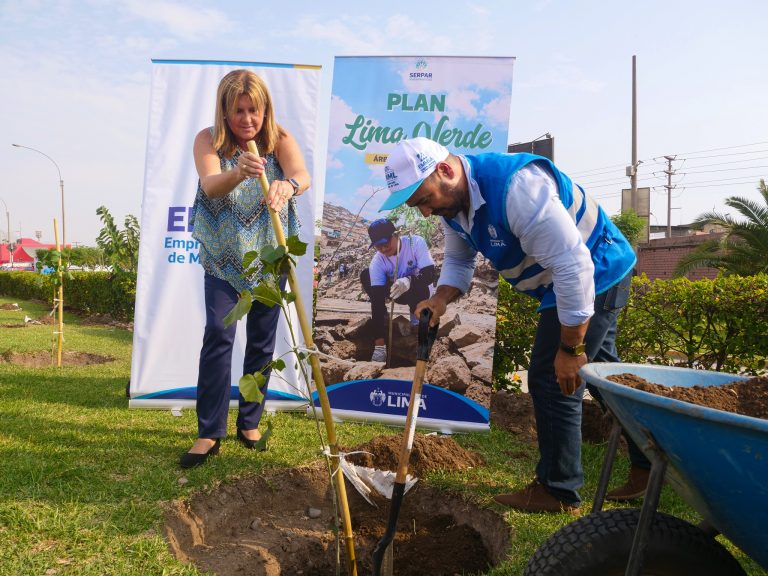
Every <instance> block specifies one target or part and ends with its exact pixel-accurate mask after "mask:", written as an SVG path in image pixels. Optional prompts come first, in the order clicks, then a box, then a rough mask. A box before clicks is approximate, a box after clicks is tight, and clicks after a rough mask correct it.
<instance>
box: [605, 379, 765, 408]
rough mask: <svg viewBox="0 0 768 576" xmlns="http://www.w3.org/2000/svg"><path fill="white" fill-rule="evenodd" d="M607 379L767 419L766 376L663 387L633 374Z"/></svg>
mask: <svg viewBox="0 0 768 576" xmlns="http://www.w3.org/2000/svg"><path fill="white" fill-rule="evenodd" d="M608 380H611V381H612V382H617V383H619V384H624V385H625V386H630V387H632V388H636V389H638V390H643V391H644V392H650V393H651V394H657V395H658V396H665V397H667V398H674V399H675V400H682V401H684V402H690V403H692V404H698V405H700V406H707V407H709V408H716V409H718V410H725V411H726V412H733V413H735V414H742V415H744V416H753V417H755V418H764V419H768V376H759V377H757V378H751V379H749V380H737V381H734V382H732V383H730V384H723V385H721V386H691V387H687V386H664V385H662V384H654V383H652V382H648V381H647V380H644V379H643V378H640V377H639V376H636V375H634V374H616V375H614V376H609V377H608Z"/></svg>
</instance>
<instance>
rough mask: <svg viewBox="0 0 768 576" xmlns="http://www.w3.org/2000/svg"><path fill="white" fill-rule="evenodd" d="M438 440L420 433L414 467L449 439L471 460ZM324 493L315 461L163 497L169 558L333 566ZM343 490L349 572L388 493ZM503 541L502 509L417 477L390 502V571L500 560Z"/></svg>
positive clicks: (375, 533) (232, 567)
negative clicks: (393, 526) (178, 498)
mask: <svg viewBox="0 0 768 576" xmlns="http://www.w3.org/2000/svg"><path fill="white" fill-rule="evenodd" d="M385 438H389V437H385ZM392 438H395V439H397V437H395V436H393V437H392ZM424 438H429V440H425V439H424ZM448 440H450V439H448ZM438 442H439V443H438ZM442 442H443V441H442V440H438V439H436V438H433V437H422V438H420V447H419V450H420V451H421V452H422V464H421V469H425V470H431V469H435V468H438V467H441V466H436V465H435V463H433V462H432V461H431V460H430V457H429V454H434V453H436V452H437V453H440V454H441V455H443V452H444V451H445V449H446V448H447V446H449V445H452V446H453V447H455V448H456V449H458V451H459V456H457V457H456V458H455V463H456V464H457V465H461V466H463V467H464V468H466V467H468V466H471V465H474V464H475V463H476V462H477V460H476V459H474V458H471V457H470V459H469V460H468V461H463V459H462V458H461V456H460V454H462V453H463V451H462V450H461V449H460V447H459V446H458V445H457V444H456V443H455V442H453V441H452V440H451V441H450V442H446V443H445V444H443V443H442ZM390 444H391V440H388V439H383V440H382V439H377V438H375V439H373V440H372V441H371V442H369V443H367V444H365V445H363V446H362V447H361V448H363V449H365V448H366V447H367V448H372V447H374V446H382V447H385V446H389V445H390ZM425 445H426V446H427V448H424V446H425ZM433 445H434V446H433ZM435 446H436V447H437V449H436V450H435V449H434V448H435ZM430 447H431V448H430ZM442 457H443V456H441V458H442ZM374 460H378V459H374ZM381 460H382V461H389V460H391V458H387V457H385V458H383V459H381ZM396 460H397V458H395V461H396ZM445 462H446V460H443V464H444V463H445ZM331 493H332V492H331V488H330V486H329V480H328V474H327V468H326V465H325V463H324V462H317V463H314V464H312V465H309V466H304V467H300V468H292V469H288V470H282V471H274V472H270V473H268V474H264V475H260V476H255V477H248V478H243V479H240V480H237V481H234V482H232V483H228V484H224V485H222V486H220V487H218V488H217V489H216V490H215V491H213V492H211V493H209V494H197V495H193V496H192V497H191V498H190V500H189V501H188V502H187V501H184V502H175V503H173V504H172V505H171V507H170V508H169V509H168V510H167V511H166V514H165V521H166V522H165V532H166V535H167V538H168V541H169V545H170V547H171V549H172V551H173V553H174V554H175V555H176V557H177V558H179V559H181V560H182V561H185V562H193V563H194V564H195V565H196V566H197V567H198V568H200V569H201V570H204V571H210V572H212V573H214V574H221V575H224V574H226V575H229V574H251V575H259V576H261V575H265V576H278V575H286V574H291V575H293V574H301V575H317V576H320V575H323V576H325V575H328V574H334V573H335V567H336V540H335V536H334V528H333V517H334V513H333V502H332V498H331ZM347 497H348V501H349V508H350V515H351V520H352V529H353V532H354V542H355V554H356V558H357V567H358V574H370V573H371V571H372V565H371V554H372V552H373V549H374V548H375V546H376V544H377V542H378V541H379V539H380V538H381V537H382V536H383V534H384V531H385V530H386V524H387V519H388V515H389V501H387V500H385V499H384V498H382V497H379V498H376V499H375V502H376V504H377V506H378V507H373V506H371V505H370V504H368V503H367V502H366V501H365V500H364V499H363V498H362V497H361V496H360V495H359V494H358V493H357V492H356V491H355V489H354V488H352V487H351V485H350V484H349V483H347ZM508 544H509V527H508V526H507V523H506V522H505V521H504V519H503V517H502V516H500V515H499V514H497V513H495V512H493V511H491V510H487V509H483V508H478V507H476V506H474V505H472V504H470V503H468V502H465V501H464V500H462V499H460V498H457V497H455V496H451V495H450V494H447V493H445V492H443V491H439V490H436V489H434V488H432V487H430V486H429V485H428V484H426V483H425V482H424V481H419V482H418V483H417V484H416V485H415V486H414V487H413V488H412V489H411V490H409V491H408V493H407V494H406V495H405V498H404V499H403V504H402V507H401V509H400V515H399V519H398V529H397V535H396V538H395V540H394V543H393V558H394V573H395V574H398V575H399V576H417V575H418V576H424V575H426V574H429V575H436V576H437V575H447V576H453V575H454V574H466V573H480V572H484V571H487V570H488V569H489V568H490V567H492V566H494V565H496V564H498V563H499V562H501V560H502V559H503V558H504V557H505V554H506V551H507V547H508ZM341 548H342V551H341V558H342V560H341V574H346V573H347V571H346V559H345V557H346V553H345V548H344V546H343V544H342V546H341Z"/></svg>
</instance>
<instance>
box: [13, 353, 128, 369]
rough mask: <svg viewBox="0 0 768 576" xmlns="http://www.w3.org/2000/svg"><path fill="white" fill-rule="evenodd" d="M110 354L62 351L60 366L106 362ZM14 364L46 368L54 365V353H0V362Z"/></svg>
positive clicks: (109, 358)
mask: <svg viewBox="0 0 768 576" xmlns="http://www.w3.org/2000/svg"><path fill="white" fill-rule="evenodd" d="M113 360H114V358H112V357H111V356H102V355H100V354H89V353H88V352H67V351H65V352H63V353H62V355H61V365H62V366H88V365H91V364H106V363H107V362H112V361H113ZM2 363H5V364H14V365H16V366H25V367H27V368H46V367H47V366H56V353H55V352H54V353H53V354H52V353H51V352H11V351H7V352H4V353H3V354H0V364H2Z"/></svg>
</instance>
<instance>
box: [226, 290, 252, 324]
mask: <svg viewBox="0 0 768 576" xmlns="http://www.w3.org/2000/svg"><path fill="white" fill-rule="evenodd" d="M252 301H253V299H252V298H251V295H250V293H249V292H248V290H243V291H242V292H241V293H240V297H239V298H238V299H237V304H235V307H234V308H232V310H230V311H229V313H228V314H227V315H226V316H224V326H231V325H232V324H234V323H235V322H237V321H238V320H240V318H242V317H243V316H245V315H246V314H248V312H250V310H251V303H252Z"/></svg>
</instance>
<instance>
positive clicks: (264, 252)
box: [259, 245, 286, 264]
mask: <svg viewBox="0 0 768 576" xmlns="http://www.w3.org/2000/svg"><path fill="white" fill-rule="evenodd" d="M285 254H286V248H285V246H269V245H267V246H264V247H262V249H261V255H260V256H259V258H260V259H261V261H262V262H264V263H265V264H275V263H276V262H279V261H280V260H282V258H283V256H285Z"/></svg>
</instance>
